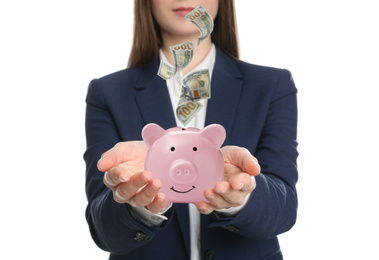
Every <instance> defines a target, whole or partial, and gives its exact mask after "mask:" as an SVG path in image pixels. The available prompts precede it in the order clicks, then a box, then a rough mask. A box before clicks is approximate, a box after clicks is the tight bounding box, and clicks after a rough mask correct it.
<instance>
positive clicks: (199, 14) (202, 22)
mask: <svg viewBox="0 0 379 260" xmlns="http://www.w3.org/2000/svg"><path fill="white" fill-rule="evenodd" d="M186 19H187V20H188V21H190V22H192V23H193V24H195V25H196V26H197V28H198V29H199V31H200V33H201V37H199V38H198V40H197V46H199V45H200V43H201V42H202V41H203V40H204V39H205V38H207V37H208V35H209V34H211V32H212V31H213V26H214V23H213V19H212V17H211V16H210V15H209V14H208V12H207V11H206V10H205V8H204V7H203V6H202V5H199V6H198V7H196V8H195V9H193V10H192V11H191V12H190V13H189V14H187V15H186Z"/></svg>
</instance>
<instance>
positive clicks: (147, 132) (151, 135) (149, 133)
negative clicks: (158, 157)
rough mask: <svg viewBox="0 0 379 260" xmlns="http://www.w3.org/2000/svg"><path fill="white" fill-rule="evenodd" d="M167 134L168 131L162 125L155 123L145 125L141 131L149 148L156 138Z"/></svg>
mask: <svg viewBox="0 0 379 260" xmlns="http://www.w3.org/2000/svg"><path fill="white" fill-rule="evenodd" d="M165 134H166V131H165V130H164V129H163V128H162V127H160V126H159V125H157V124H153V123H151V124H147V125H145V127H144V128H143V129H142V133H141V135H142V139H143V141H144V142H145V144H146V145H147V147H148V148H150V147H151V146H152V145H153V143H155V141H156V140H158V139H159V138H161V137H162V136H164V135H165Z"/></svg>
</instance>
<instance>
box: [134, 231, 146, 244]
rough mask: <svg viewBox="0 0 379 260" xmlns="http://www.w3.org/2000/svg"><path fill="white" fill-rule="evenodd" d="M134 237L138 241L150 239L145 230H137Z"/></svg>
mask: <svg viewBox="0 0 379 260" xmlns="http://www.w3.org/2000/svg"><path fill="white" fill-rule="evenodd" d="M133 239H134V240H135V241H137V242H145V241H147V240H149V236H148V235H146V234H145V233H143V232H137V233H136V235H135V236H134V237H133Z"/></svg>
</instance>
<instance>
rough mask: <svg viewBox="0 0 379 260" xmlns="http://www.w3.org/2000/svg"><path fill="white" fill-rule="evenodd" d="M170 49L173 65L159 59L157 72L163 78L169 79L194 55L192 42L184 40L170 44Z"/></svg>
mask: <svg viewBox="0 0 379 260" xmlns="http://www.w3.org/2000/svg"><path fill="white" fill-rule="evenodd" d="M170 50H171V54H172V58H173V60H174V67H172V66H171V65H169V64H167V63H166V62H164V61H163V60H161V63H160V65H159V69H158V73H157V74H158V76H160V77H161V78H163V79H164V80H168V79H170V78H171V77H172V76H174V75H175V74H176V72H178V71H179V70H182V69H184V68H185V67H187V65H188V64H190V63H191V61H192V58H193V55H194V48H193V42H185V43H181V44H178V45H174V46H171V47H170Z"/></svg>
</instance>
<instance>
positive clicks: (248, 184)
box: [230, 173, 255, 192]
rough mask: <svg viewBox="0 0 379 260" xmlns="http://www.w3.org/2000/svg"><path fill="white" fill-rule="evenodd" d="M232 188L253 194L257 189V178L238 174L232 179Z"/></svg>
mask: <svg viewBox="0 0 379 260" xmlns="http://www.w3.org/2000/svg"><path fill="white" fill-rule="evenodd" d="M230 187H231V188H232V189H233V190H240V191H245V192H251V191H253V190H254V189H255V177H254V176H250V175H248V174H246V173H241V174H237V175H235V176H232V177H231V179H230Z"/></svg>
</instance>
